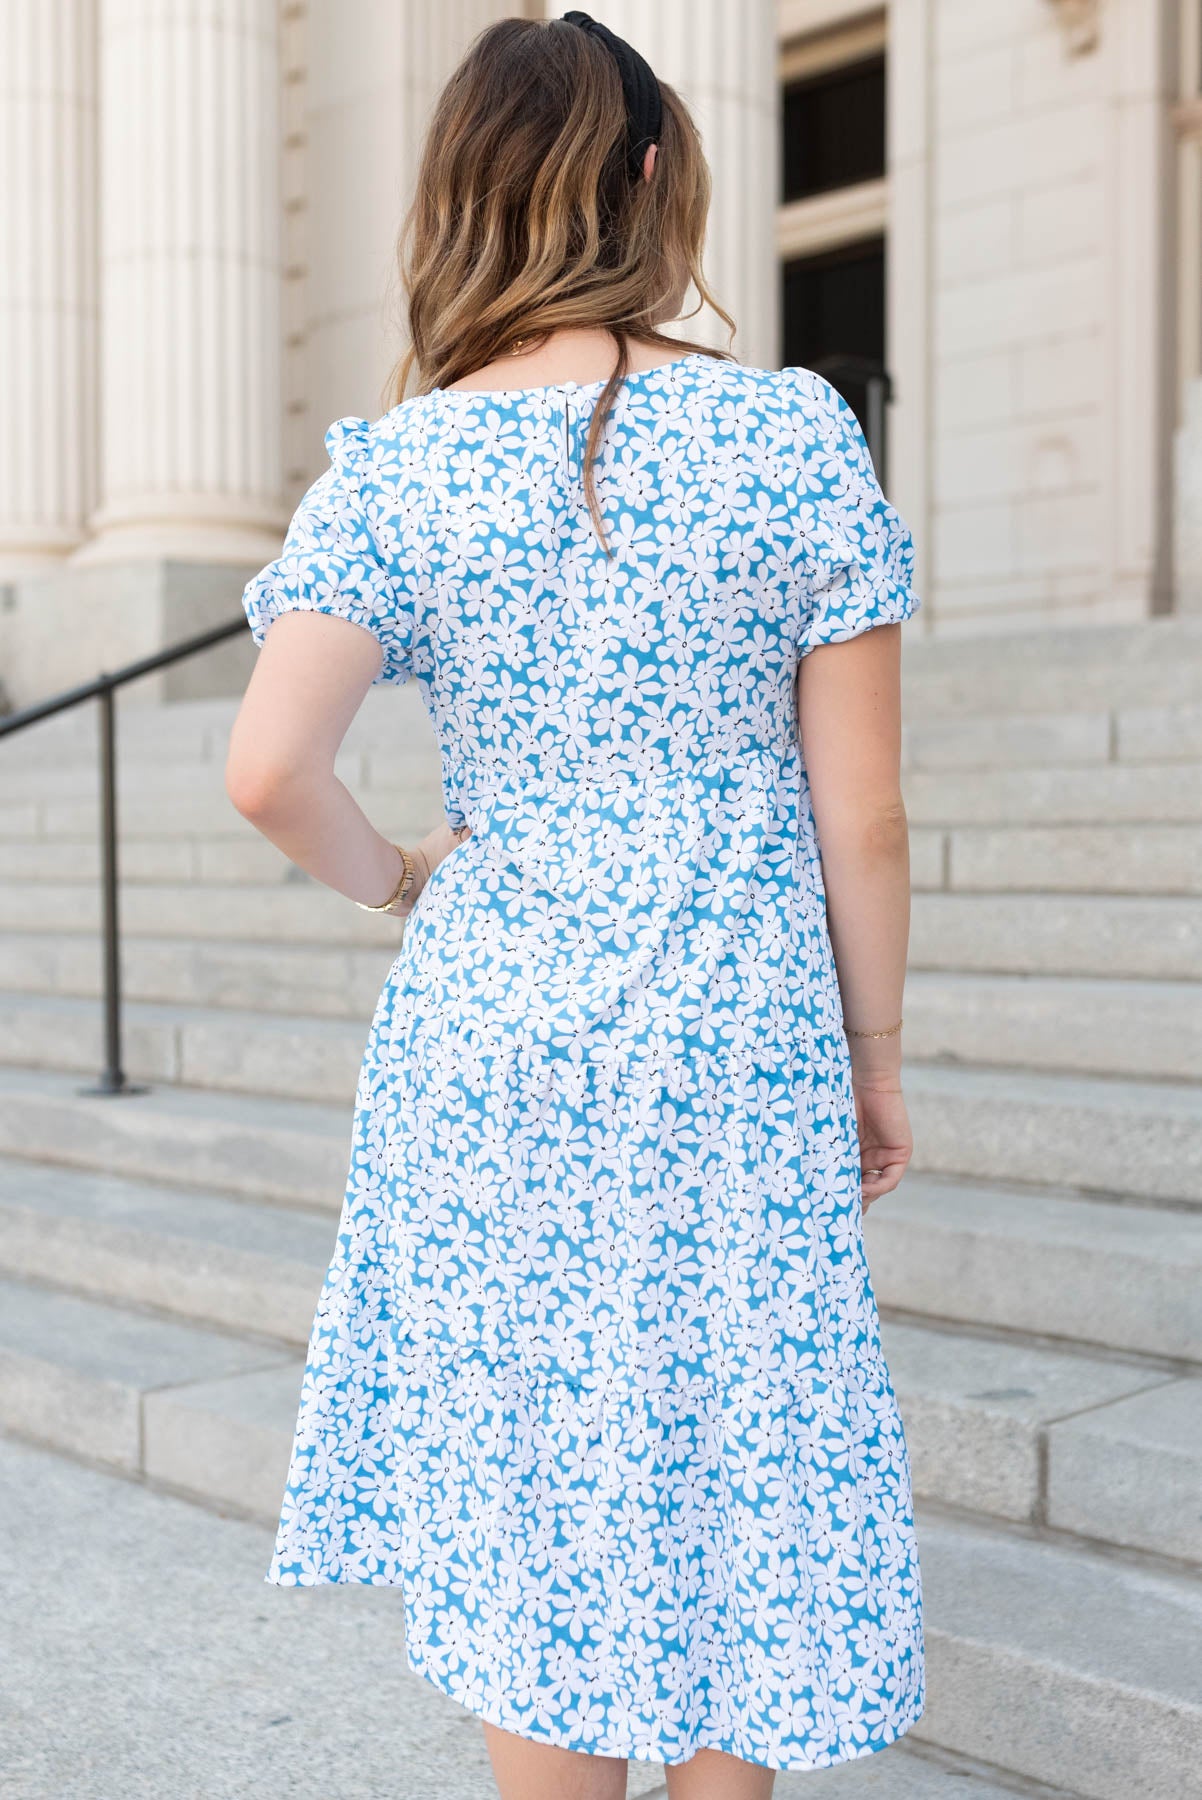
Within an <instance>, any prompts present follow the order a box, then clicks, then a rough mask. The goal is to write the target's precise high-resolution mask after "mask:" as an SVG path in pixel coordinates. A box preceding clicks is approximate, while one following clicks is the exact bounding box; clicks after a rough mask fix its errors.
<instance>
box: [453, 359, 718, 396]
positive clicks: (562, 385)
mask: <svg viewBox="0 0 1202 1800" xmlns="http://www.w3.org/2000/svg"><path fill="white" fill-rule="evenodd" d="M703 358H704V360H705V361H706V362H714V361H716V360H718V359H717V358H715V357H712V356H708V355H707V354H706V352H705V351H704V350H690V351H688V352H687V354H686V355H684V356H674V357H672V358H671V359H670V360H669V361H668V362H662V363H652V365H651V367H650V368H649V369H632V370H631V371H630V373H629V374H628V375H625V376H624V377H623V379H622V386H623V387H627V386H629V385H630V383H631V382H635V381H647V380H648V379H649V378H650V377H651V376H653V375H662V374H663V372H664V370H665V369H679V368H681V367H682V366H683V365H684V364H686V363H691V362H699V361H701V360H702V359H703ZM608 380H609V376H608V375H601V376H599V377H598V378H597V379H596V380H595V381H549V382H544V383H543V385H542V386H541V387H512V388H431V389H430V392H431V393H432V394H437V395H438V397H439V399H441V400H504V399H520V398H521V396H522V395H523V394H567V393H572V394H587V393H589V392H590V391H591V390H592V389H593V388H595V389H596V390H597V392H598V393H600V392H601V389H602V388H603V387H604V386H605V384H606V382H607V381H608Z"/></svg>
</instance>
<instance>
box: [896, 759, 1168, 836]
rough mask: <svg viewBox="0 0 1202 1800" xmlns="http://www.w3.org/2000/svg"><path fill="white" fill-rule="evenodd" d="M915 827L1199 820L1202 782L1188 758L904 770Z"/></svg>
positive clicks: (905, 791) (906, 795)
mask: <svg viewBox="0 0 1202 1800" xmlns="http://www.w3.org/2000/svg"><path fill="white" fill-rule="evenodd" d="M902 793H903V795H904V798H905V802H906V813H907V817H908V818H909V819H910V821H911V823H912V824H915V825H976V826H981V825H1044V826H1050V825H1116V824H1129V825H1131V826H1140V825H1145V824H1153V823H1155V824H1162V825H1165V824H1185V823H1189V824H1196V823H1197V822H1198V821H1199V820H1202V782H1200V781H1198V780H1183V779H1182V766H1181V764H1180V763H1136V764H1125V763H1106V764H1101V765H1099V766H1096V767H1086V768H1078V767H1074V766H1072V765H1069V766H1067V767H1062V768H1038V769H968V770H963V771H959V770H949V769H937V770H935V769H915V768H909V769H906V770H904V771H903V775H902Z"/></svg>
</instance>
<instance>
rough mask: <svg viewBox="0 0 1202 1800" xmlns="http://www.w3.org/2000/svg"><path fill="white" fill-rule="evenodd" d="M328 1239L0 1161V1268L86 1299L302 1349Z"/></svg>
mask: <svg viewBox="0 0 1202 1800" xmlns="http://www.w3.org/2000/svg"><path fill="white" fill-rule="evenodd" d="M118 1104H119V1103H118ZM336 1239H337V1225H336V1222H335V1220H334V1219H333V1217H332V1216H330V1215H328V1214H327V1215H325V1216H320V1215H315V1214H312V1213H303V1212H298V1211H296V1210H295V1209H293V1208H291V1207H286V1206H280V1205H272V1204H270V1203H268V1202H265V1201H257V1202H256V1201H251V1200H239V1199H233V1198H231V1197H229V1196H228V1195H224V1194H218V1193H211V1192H207V1191H206V1190H205V1189H203V1188H187V1187H178V1186H172V1185H170V1184H168V1183H156V1182H150V1181H137V1180H131V1179H129V1178H128V1177H121V1176H116V1175H104V1174H99V1173H97V1172H95V1171H93V1170H89V1169H71V1168H64V1167H61V1166H55V1165H51V1164H49V1163H31V1162H27V1161H25V1160H24V1159H23V1158H18V1157H9V1156H5V1157H0V1270H2V1271H3V1272H4V1274H6V1275H8V1276H10V1277H13V1278H18V1279H22V1280H30V1281H36V1282H40V1283H42V1284H44V1285H50V1286H56V1287H61V1288H66V1289H69V1290H71V1291H72V1292H74V1293H77V1294H80V1295H82V1296H84V1297H85V1298H89V1299H94V1300H103V1301H107V1302H111V1303H113V1304H116V1305H120V1306H129V1307H143V1308H150V1309H153V1310H155V1311H158V1312H161V1313H167V1314H171V1315H173V1316H175V1317H177V1318H179V1319H186V1320H189V1321H191V1322H193V1323H196V1324H200V1325H207V1326H213V1327H216V1328H219V1329H223V1330H229V1331H241V1332H245V1331H246V1330H248V1329H251V1328H253V1329H254V1330H255V1331H257V1332H261V1333H262V1334H264V1335H265V1336H267V1337H271V1338H277V1339H279V1340H280V1342H281V1343H285V1344H289V1345H291V1346H293V1347H294V1348H298V1349H303V1348H304V1347H305V1345H306V1344H307V1342H308V1338H309V1331H310V1328H311V1326H312V1323H313V1312H314V1308H315V1306H316V1303H317V1296H318V1293H319V1291H320V1287H321V1281H322V1277H323V1275H324V1273H325V1270H326V1268H327V1266H328V1264H329V1261H330V1258H331V1257H332V1256H333V1254H334V1248H335V1243H336Z"/></svg>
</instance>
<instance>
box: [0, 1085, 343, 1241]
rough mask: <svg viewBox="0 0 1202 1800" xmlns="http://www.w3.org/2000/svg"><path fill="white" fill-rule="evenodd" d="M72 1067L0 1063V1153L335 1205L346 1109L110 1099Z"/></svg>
mask: <svg viewBox="0 0 1202 1800" xmlns="http://www.w3.org/2000/svg"><path fill="white" fill-rule="evenodd" d="M79 1086H80V1084H79V1080H78V1077H77V1076H73V1075H63V1074H59V1073H56V1072H53V1071H49V1070H39V1071H30V1070H24V1069H0V1153H3V1154H8V1155H13V1156H25V1157H28V1158H29V1159H30V1160H31V1161H33V1162H46V1163H59V1164H64V1165H66V1166H67V1167H70V1168H77V1169H80V1168H82V1169H99V1170H103V1171H106V1172H108V1173H111V1174H115V1175H129V1176H133V1177H135V1178H138V1179H145V1180H149V1181H161V1182H175V1181H178V1179H179V1175H180V1171H181V1170H187V1173H188V1179H189V1181H190V1182H193V1183H195V1185H196V1186H197V1187H205V1188H214V1189H216V1190H217V1191H218V1192H219V1193H226V1194H243V1195H247V1196H250V1197H252V1198H254V1199H258V1200H278V1201H282V1202H284V1203H285V1204H286V1205H291V1206H298V1207H310V1208H315V1209H324V1210H325V1211H331V1210H332V1211H337V1209H338V1208H339V1207H340V1206H341V1204H342V1200H343V1197H344V1195H345V1192H346V1181H347V1171H348V1167H349V1164H350V1154H351V1125H352V1118H351V1112H350V1109H349V1108H348V1107H346V1106H321V1105H318V1104H317V1103H316V1102H314V1101H302V1100H279V1099H272V1098H269V1097H264V1096H262V1095H246V1094H221V1093H211V1092H205V1091H203V1090H201V1089H197V1088H171V1087H161V1088H155V1089H153V1090H152V1091H151V1092H150V1093H149V1094H131V1095H125V1096H122V1097H119V1098H116V1099H113V1098H101V1097H97V1096H93V1095H87V1094H81V1093H80V1092H79Z"/></svg>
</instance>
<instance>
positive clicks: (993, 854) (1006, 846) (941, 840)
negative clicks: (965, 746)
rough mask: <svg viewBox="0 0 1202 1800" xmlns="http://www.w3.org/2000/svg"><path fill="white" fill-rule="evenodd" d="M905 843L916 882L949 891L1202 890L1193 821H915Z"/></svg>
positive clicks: (1200, 838) (1201, 840)
mask: <svg viewBox="0 0 1202 1800" xmlns="http://www.w3.org/2000/svg"><path fill="white" fill-rule="evenodd" d="M1199 779H1202V776H1200V777H1199ZM932 839H934V840H936V843H937V847H938V851H939V856H938V860H937V861H936V849H935V845H933V844H932V841H931V840H932ZM910 848H911V879H912V881H913V882H914V885H915V886H919V885H921V886H925V887H945V888H947V889H949V890H950V891H952V892H955V893H978V894H991V893H1006V892H1007V891H1010V892H1025V893H1045V894H1048V893H1064V894H1071V893H1076V894H1200V893H1202V832H1200V831H1199V830H1198V828H1197V826H1196V825H1033V826H1026V825H1010V826H991V827H976V826H971V825H957V826H955V827H954V828H953V829H951V830H939V829H938V828H937V827H921V826H918V827H914V828H913V829H912V831H911V846H910ZM932 870H934V871H935V874H934V876H932V873H931V871H932Z"/></svg>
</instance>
